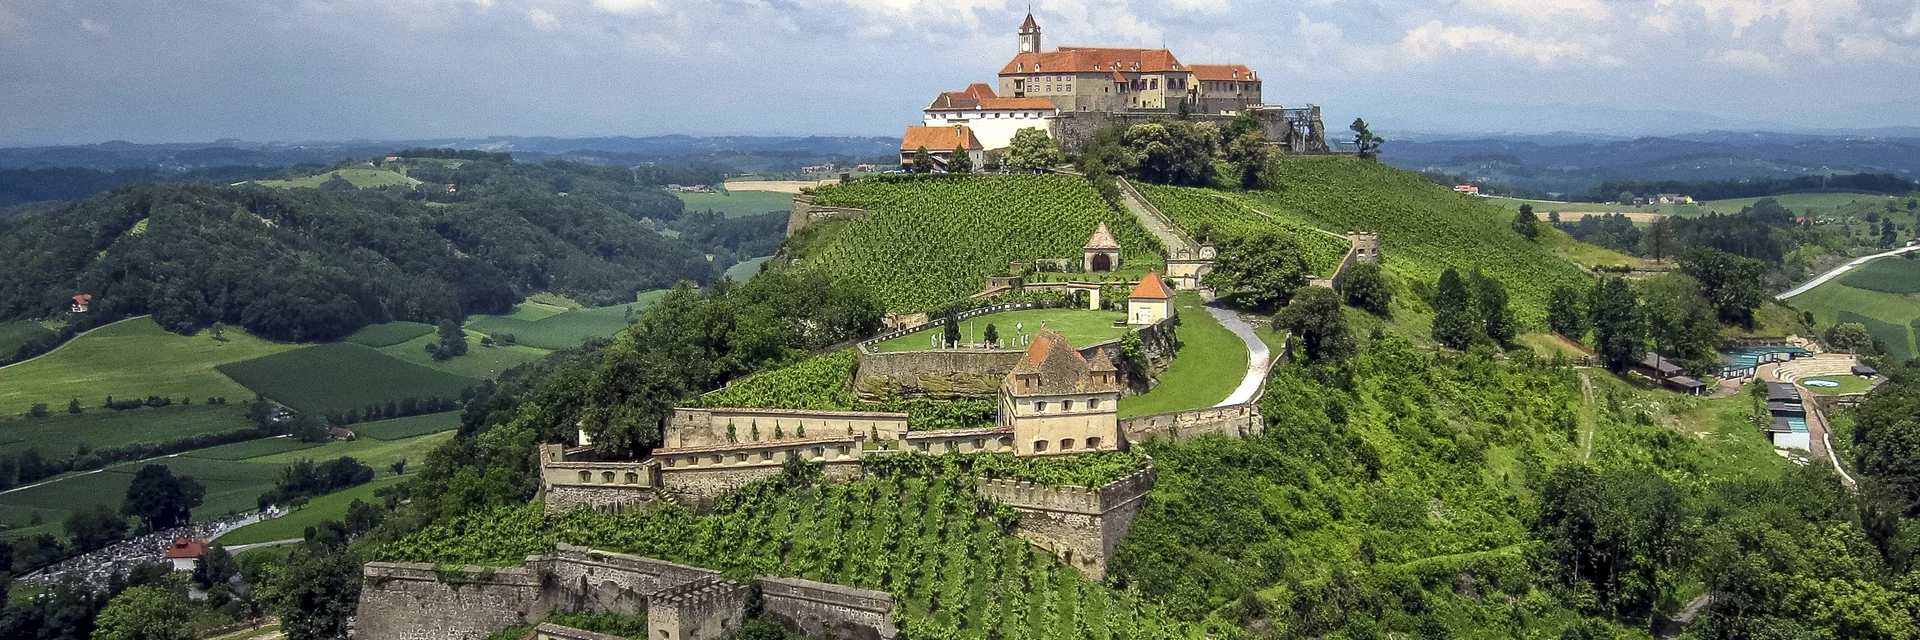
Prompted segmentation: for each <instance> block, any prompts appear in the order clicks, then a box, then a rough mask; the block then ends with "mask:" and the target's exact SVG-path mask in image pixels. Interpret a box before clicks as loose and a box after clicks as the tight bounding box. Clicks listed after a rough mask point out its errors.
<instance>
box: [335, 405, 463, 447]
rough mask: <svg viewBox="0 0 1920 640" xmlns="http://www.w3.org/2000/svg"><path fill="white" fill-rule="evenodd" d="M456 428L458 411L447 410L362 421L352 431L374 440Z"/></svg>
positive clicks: (402, 437) (399, 437) (458, 424)
mask: <svg viewBox="0 0 1920 640" xmlns="http://www.w3.org/2000/svg"><path fill="white" fill-rule="evenodd" d="M458 428H460V412H458V411H448V412H446V413H429V414H426V415H419V416H408V417H405V418H394V419H392V420H380V421H377V422H362V423H360V424H357V425H354V426H353V433H354V434H355V435H358V436H360V437H362V438H373V439H375V440H405V439H407V438H413V437H418V436H424V435H427V434H430V433H439V432H442V431H449V430H453V429H458Z"/></svg>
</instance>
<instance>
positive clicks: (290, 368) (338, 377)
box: [219, 342, 480, 413]
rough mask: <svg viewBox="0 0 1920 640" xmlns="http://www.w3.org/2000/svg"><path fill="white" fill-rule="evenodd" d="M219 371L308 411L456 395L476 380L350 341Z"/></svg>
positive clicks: (267, 357) (325, 410)
mask: <svg viewBox="0 0 1920 640" xmlns="http://www.w3.org/2000/svg"><path fill="white" fill-rule="evenodd" d="M219 369H220V372H222V373H225V374H226V375H228V376H231V377H232V378H233V379H234V380H236V381H238V382H240V383H241V384H243V385H246V387H247V388H249V389H253V390H255V391H257V392H259V393H260V395H262V396H265V397H267V398H268V399H271V400H273V401H275V402H279V403H281V404H284V405H286V406H288V407H291V408H293V409H294V410H296V411H305V412H312V413H326V412H328V411H342V412H344V411H348V410H353V409H361V408H364V407H366V406H367V405H369V404H374V403H380V404H385V403H387V402H389V401H394V402H397V401H400V400H404V399H406V398H415V399H419V400H426V399H428V398H431V397H434V396H439V397H441V398H447V399H458V398H459V397H460V392H461V391H463V390H465V389H466V388H468V387H471V386H473V385H475V384H478V383H479V382H480V381H479V380H478V379H475V378H468V377H464V376H457V375H453V374H450V373H445V372H441V371H436V370H433V369H429V368H426V367H423V366H420V365H417V364H413V363H410V362H405V361H403V360H400V359H398V358H394V357H392V356H389V355H387V354H384V353H381V352H380V351H379V350H377V349H374V348H372V347H368V346H365V345H359V344H354V343H351V342H336V343H332V344H321V345H314V346H311V347H306V348H304V349H298V350H294V351H288V352H286V353H279V354H274V355H271V356H266V357H261V358H255V359H252V360H247V361H244V362H235V363H232V364H225V365H221V366H220V367H219Z"/></svg>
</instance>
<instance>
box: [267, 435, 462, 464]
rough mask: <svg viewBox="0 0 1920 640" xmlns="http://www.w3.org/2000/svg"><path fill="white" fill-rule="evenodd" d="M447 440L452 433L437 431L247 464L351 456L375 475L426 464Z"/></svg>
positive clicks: (325, 447) (276, 456)
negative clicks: (396, 467) (399, 466)
mask: <svg viewBox="0 0 1920 640" xmlns="http://www.w3.org/2000/svg"><path fill="white" fill-rule="evenodd" d="M451 439H453V432H451V431H441V432H439V433H430V434H427V435H424V436H418V437H413V438H405V439H401V440H376V439H373V438H360V439H358V440H353V441H348V442H329V443H326V444H323V445H320V446H318V447H314V448H311V449H301V450H299V451H288V452H285V453H275V454H272V455H265V456H260V457H258V458H248V459H247V462H253V463H261V464H270V465H288V464H293V463H295V462H299V461H301V460H314V461H326V460H332V459H334V458H338V457H341V456H352V457H353V459H355V460H359V461H361V462H364V463H366V464H367V465H368V466H371V467H373V469H374V470H375V471H385V470H386V469H387V467H388V466H389V465H392V464H393V463H394V462H397V461H400V460H406V461H407V462H408V464H413V465H416V466H417V465H419V464H424V463H425V462H426V460H427V452H428V451H431V450H433V448H434V447H435V446H438V445H439V444H440V443H442V442H446V441H447V440H451Z"/></svg>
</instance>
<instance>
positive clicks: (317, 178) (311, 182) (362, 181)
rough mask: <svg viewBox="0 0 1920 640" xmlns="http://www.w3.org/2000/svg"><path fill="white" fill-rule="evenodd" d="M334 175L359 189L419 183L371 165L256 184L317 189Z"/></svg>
mask: <svg viewBox="0 0 1920 640" xmlns="http://www.w3.org/2000/svg"><path fill="white" fill-rule="evenodd" d="M334 176H340V177H341V178H342V179H344V180H346V181H347V182H351V183H353V186H355V187H359V188H361V189H368V188H372V187H387V186H393V185H412V184H420V181H419V180H415V179H413V178H409V177H407V176H405V175H402V174H401V173H400V172H398V171H390V170H387V169H375V168H371V167H368V168H353V169H340V170H336V171H328V172H326V173H319V174H314V175H310V176H306V177H303V178H294V179H291V180H260V181H258V182H257V183H256V184H259V185H260V186H263V187H273V188H276V189H318V188H320V185H321V184H324V183H326V181H328V180H331V179H333V177H334Z"/></svg>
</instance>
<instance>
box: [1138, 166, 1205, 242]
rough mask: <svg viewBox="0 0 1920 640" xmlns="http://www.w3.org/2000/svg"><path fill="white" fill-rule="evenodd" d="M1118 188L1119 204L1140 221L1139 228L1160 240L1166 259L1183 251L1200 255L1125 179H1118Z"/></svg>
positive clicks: (1183, 235) (1181, 233) (1168, 220)
mask: <svg viewBox="0 0 1920 640" xmlns="http://www.w3.org/2000/svg"><path fill="white" fill-rule="evenodd" d="M1118 186H1119V187H1120V204H1122V205H1125V206H1126V207H1127V211H1128V212H1130V213H1132V214H1133V217H1135V218H1139V219H1140V226H1143V227H1146V228H1147V231H1151V232H1153V235H1154V237H1156V238H1159V239H1160V244H1161V245H1162V246H1165V247H1166V248H1167V257H1169V258H1171V257H1174V256H1175V255H1177V254H1179V253H1180V252H1181V251H1183V250H1184V251H1186V252H1188V255H1195V256H1197V255H1199V254H1200V247H1198V246H1196V245H1194V244H1193V241H1192V240H1190V239H1188V238H1187V236H1186V234H1185V233H1183V232H1181V231H1180V230H1179V228H1178V227H1175V226H1174V224H1173V220H1172V219H1170V218H1168V217H1167V214H1165V213H1162V212H1161V211H1160V209H1159V208H1158V207H1155V206H1153V203H1151V202H1148V201H1147V200H1146V197H1145V196H1142V195H1141V194H1140V192H1138V191H1135V190H1134V188H1133V185H1131V184H1128V183H1127V182H1126V181H1125V179H1120V181H1119V182H1118Z"/></svg>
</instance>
